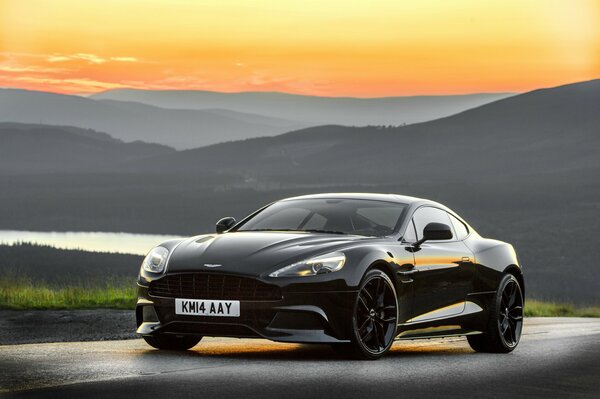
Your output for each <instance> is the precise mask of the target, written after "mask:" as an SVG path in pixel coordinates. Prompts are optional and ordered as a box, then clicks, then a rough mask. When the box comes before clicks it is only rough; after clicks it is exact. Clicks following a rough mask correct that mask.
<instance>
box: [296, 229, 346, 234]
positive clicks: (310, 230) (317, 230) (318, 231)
mask: <svg viewBox="0 0 600 399" xmlns="http://www.w3.org/2000/svg"><path fill="white" fill-rule="evenodd" d="M297 231H306V232H308V233H325V234H348V233H345V232H343V231H336V230H319V229H306V230H297Z"/></svg>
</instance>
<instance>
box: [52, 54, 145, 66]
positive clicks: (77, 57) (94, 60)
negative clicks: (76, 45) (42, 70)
mask: <svg viewBox="0 0 600 399" xmlns="http://www.w3.org/2000/svg"><path fill="white" fill-rule="evenodd" d="M46 60H47V61H48V62H69V61H85V62H87V63H88V64H96V65H98V64H104V63H106V62H109V61H114V62H139V60H138V59H137V58H135V57H108V58H106V57H101V56H99V55H96V54H90V53H75V54H51V55H48V56H47V58H46Z"/></svg>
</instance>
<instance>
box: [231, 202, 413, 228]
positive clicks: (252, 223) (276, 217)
mask: <svg viewBox="0 0 600 399" xmlns="http://www.w3.org/2000/svg"><path fill="white" fill-rule="evenodd" d="M405 209H406V205H404V204H398V203H394V202H385V201H375V200H361V199H332V198H331V199H298V200H285V201H279V202H276V203H274V204H272V205H270V206H268V207H267V208H265V209H263V210H262V211H260V212H259V213H258V214H256V215H254V216H253V217H252V218H251V219H249V220H247V221H246V222H244V223H243V224H242V225H241V226H240V227H238V228H237V229H236V231H312V232H322V233H330V234H358V235H364V236H377V237H382V236H388V235H391V234H394V232H395V231H396V228H397V227H398V226H399V224H400V222H401V217H402V214H403V212H404V210H405Z"/></svg>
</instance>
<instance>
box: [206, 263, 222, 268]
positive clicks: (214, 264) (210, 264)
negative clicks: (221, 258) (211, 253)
mask: <svg viewBox="0 0 600 399" xmlns="http://www.w3.org/2000/svg"><path fill="white" fill-rule="evenodd" d="M221 266H223V265H220V264H218V263H205V264H204V267H221Z"/></svg>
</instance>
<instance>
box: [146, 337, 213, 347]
mask: <svg viewBox="0 0 600 399" xmlns="http://www.w3.org/2000/svg"><path fill="white" fill-rule="evenodd" d="M143 338H144V340H145V341H146V343H147V344H148V345H150V346H151V347H153V348H156V349H161V350H169V351H185V350H188V349H190V348H193V347H194V346H196V344H198V342H200V340H201V339H202V337H198V336H194V335H184V336H177V335H166V334H155V335H145V336H144V337H143Z"/></svg>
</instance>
